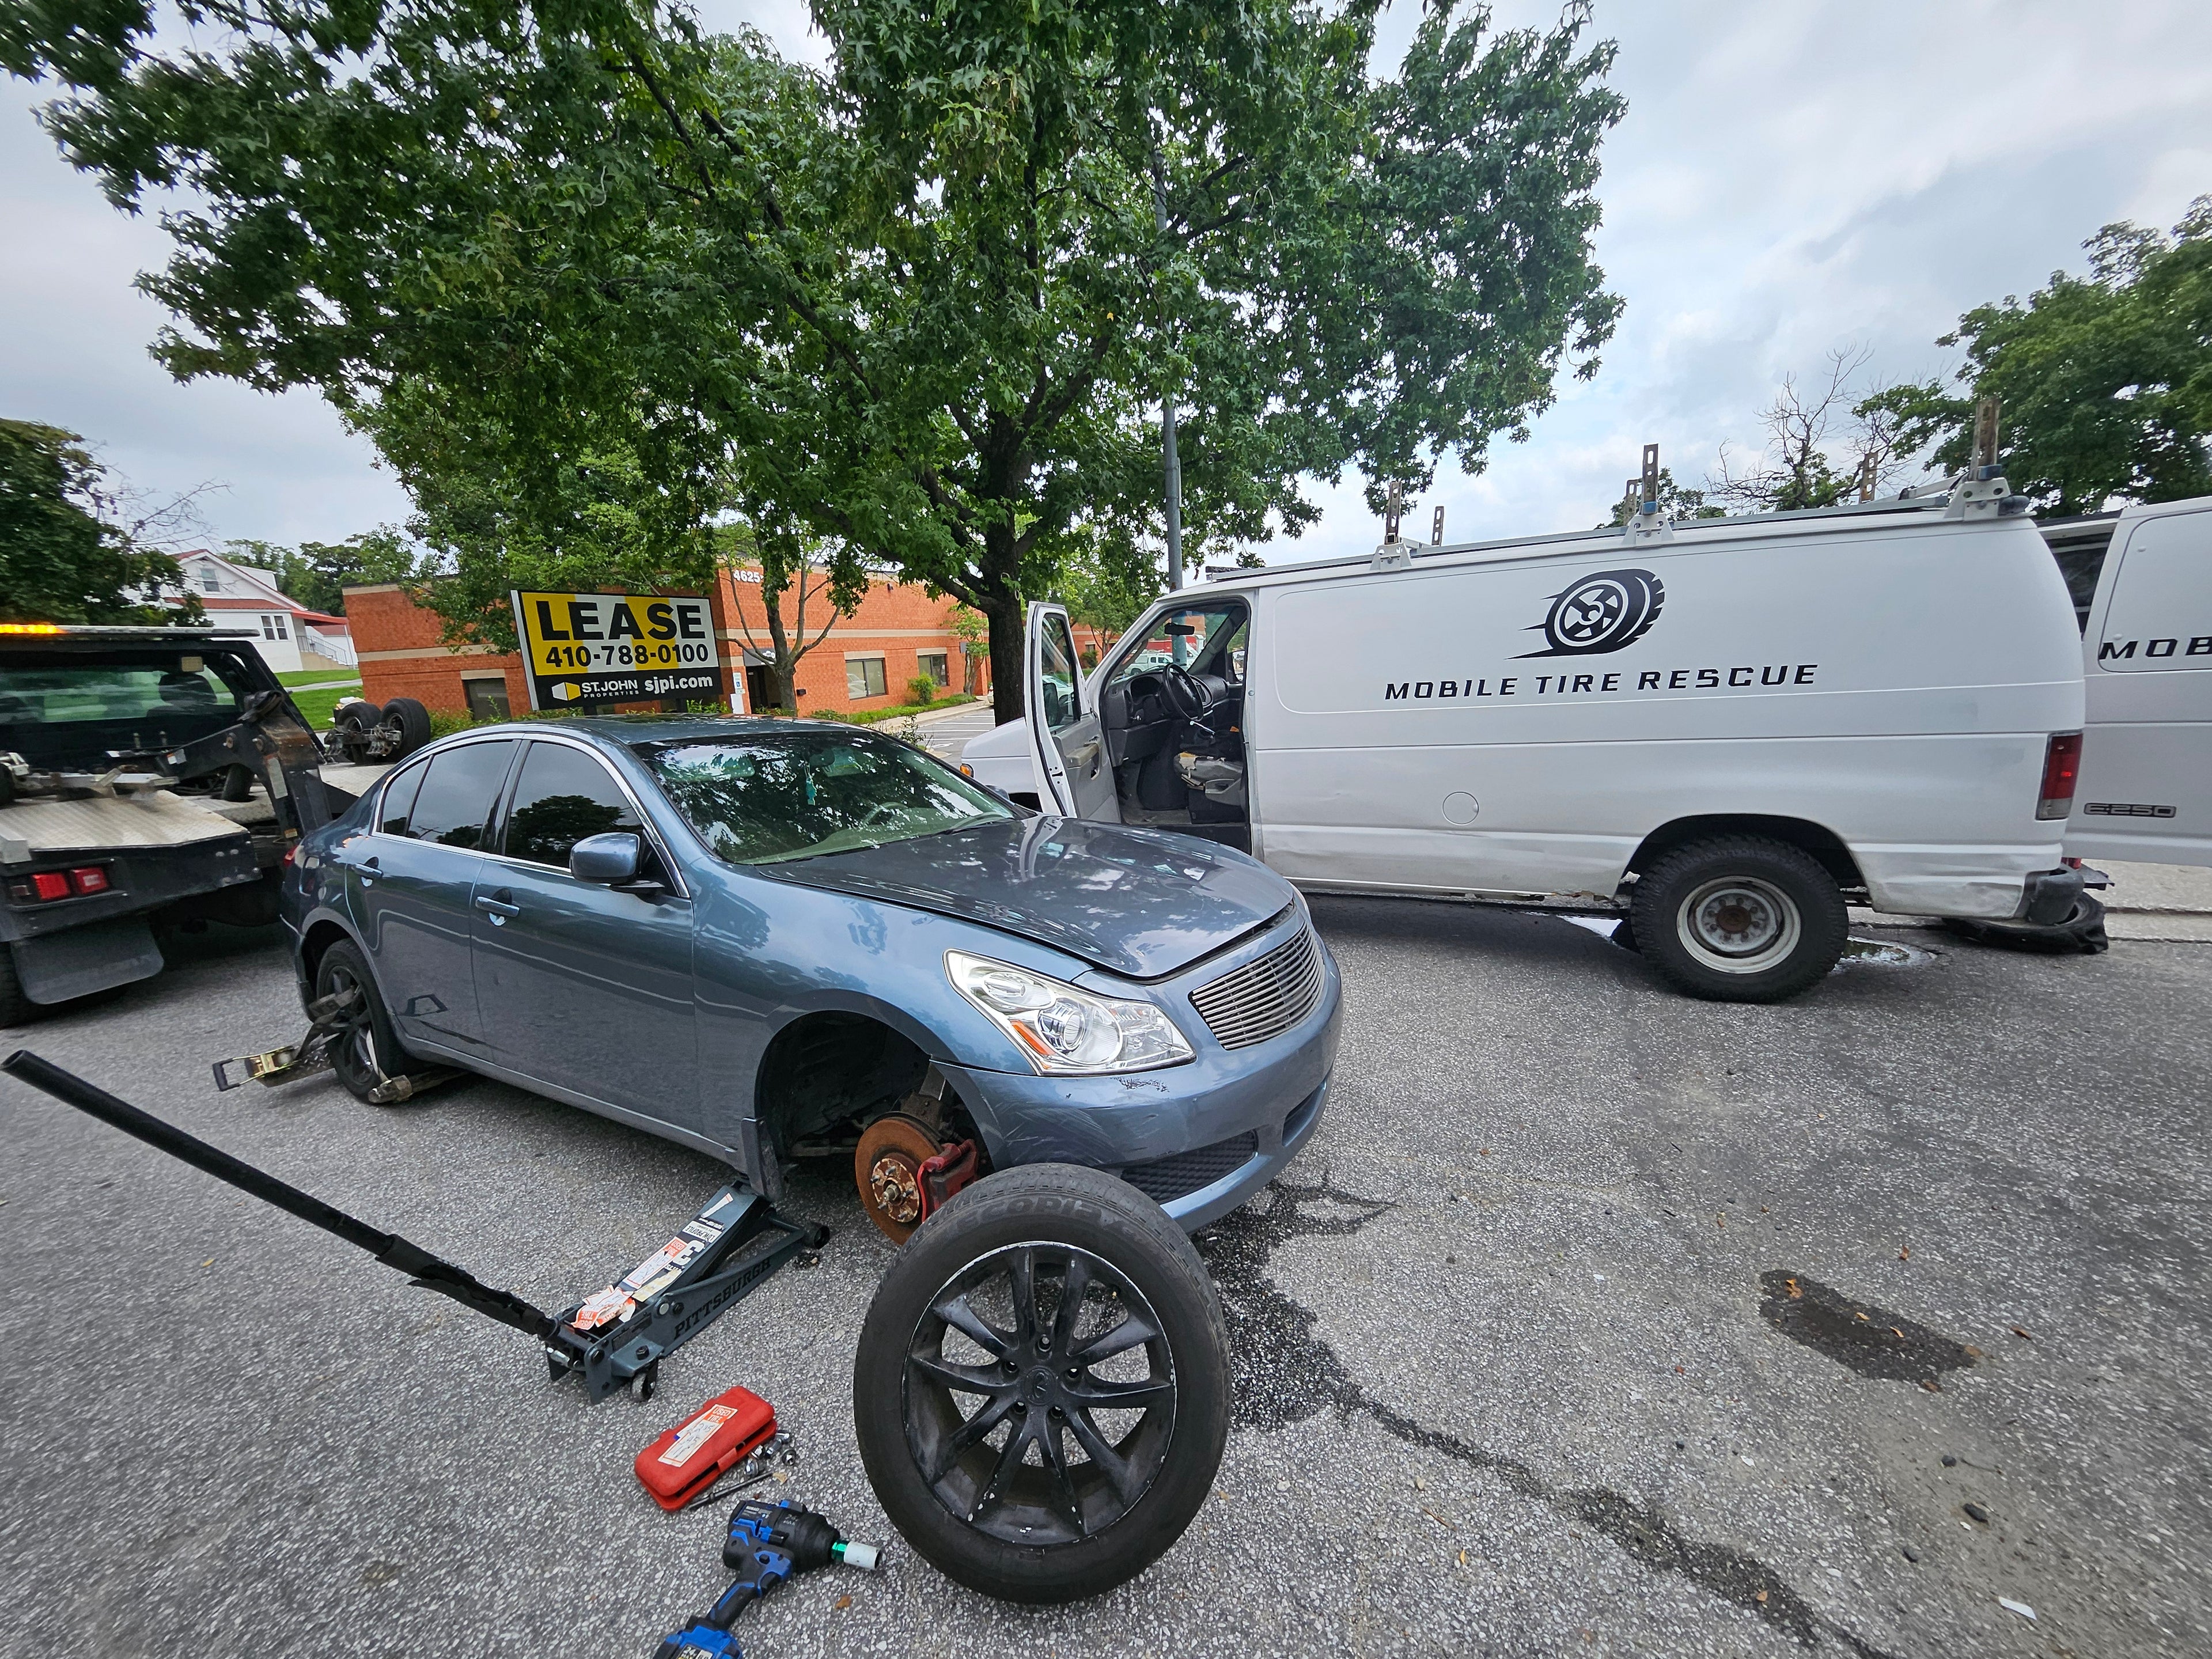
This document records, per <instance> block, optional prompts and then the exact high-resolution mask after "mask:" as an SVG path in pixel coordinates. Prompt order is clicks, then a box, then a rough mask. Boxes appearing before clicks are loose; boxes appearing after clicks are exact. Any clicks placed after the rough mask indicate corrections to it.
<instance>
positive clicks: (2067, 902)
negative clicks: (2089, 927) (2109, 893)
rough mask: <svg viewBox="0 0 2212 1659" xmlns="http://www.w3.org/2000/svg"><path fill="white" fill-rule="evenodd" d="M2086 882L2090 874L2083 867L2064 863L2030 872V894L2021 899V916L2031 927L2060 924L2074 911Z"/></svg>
mask: <svg viewBox="0 0 2212 1659" xmlns="http://www.w3.org/2000/svg"><path fill="white" fill-rule="evenodd" d="M2086 884H2087V880H2086V878H2084V877H2083V875H2082V874H2081V872H2080V871H2079V870H2069V869H2068V868H2066V867H2064V866H2060V867H2059V868H2058V869H2056V870H2044V871H2040V872H2038V873H2036V874H2034V875H2032V876H2030V877H2029V878H2027V894H2026V896H2024V897H2023V898H2022V899H2021V910H2020V919H2021V921H2024V922H2026V923H2027V924H2028V925H2029V926H2030V927H2057V925H2058V924H2059V923H2060V922H2062V921H2065V920H2066V918H2067V917H2069V916H2070V915H2073V914H2074V907H2075V905H2076V904H2078V903H2079V902H2081V891H2082V889H2083V887H2084V886H2085V885H2086Z"/></svg>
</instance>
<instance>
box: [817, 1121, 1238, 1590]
mask: <svg viewBox="0 0 2212 1659" xmlns="http://www.w3.org/2000/svg"><path fill="white" fill-rule="evenodd" d="M853 1420H854V1428H855V1429H856V1430H857V1431H858V1434H859V1438H860V1459H861V1462H862V1463H863V1464H864V1465H865V1466H866V1469H867V1474H868V1481H869V1484H870V1485H871V1486H873V1487H874V1489H875V1493H876V1497H877V1498H878V1500H879V1501H880V1502H881V1503H882V1504H883V1506H884V1513H885V1514H886V1515H888V1516H890V1519H891V1523H892V1524H893V1525H894V1526H896V1528H898V1529H899V1532H900V1534H902V1536H903V1537H904V1538H905V1539H906V1541H908V1543H909V1544H911V1545H913V1546H914V1547H915V1550H916V1551H917V1552H919V1553H921V1555H922V1556H923V1557H924V1558H926V1559H927V1560H928V1561H930V1562H931V1563H932V1564H933V1565H935V1566H936V1567H937V1568H938V1569H939V1571H942V1572H943V1573H944V1574H945V1576H946V1577H949V1578H951V1579H953V1580H955V1581H956V1582H957V1583H962V1584H965V1585H966V1586H968V1587H969V1589H975V1590H980V1591H981V1592H982V1593H983V1594H985V1595H993V1596H997V1597H999V1598H1000V1600H1002V1601H1031V1602H1047V1601H1076V1600H1079V1599H1080V1598H1081V1597H1084V1596H1087V1595H1097V1594H1099V1593H1100V1592H1101V1591H1103V1590H1108V1589H1112V1588H1113V1587H1114V1586H1115V1585H1116V1584H1119V1583H1123V1582H1125V1581H1126V1580H1127V1579H1129V1578H1132V1577H1135V1576H1136V1575H1137V1574H1138V1573H1139V1572H1141V1571H1144V1570H1145V1568H1146V1567H1148V1566H1150V1565H1152V1562H1154V1561H1155V1560H1157V1559H1159V1557H1160V1556H1161V1555H1162V1554H1163V1553H1164V1552H1165V1551H1166V1550H1167V1549H1168V1547H1170V1545H1172V1544H1173V1543H1174V1542H1175V1541H1176V1539H1178V1538H1180V1537H1181V1536H1182V1534H1183V1530H1184V1529H1185V1528H1187V1527H1188V1526H1189V1525H1190V1522H1191V1519H1192V1517H1193V1516H1195V1515H1196V1514H1197V1513H1198V1510H1199V1506H1200V1504H1203V1503H1204V1502H1205V1501H1206V1493H1207V1492H1208V1491H1209V1490H1210V1489H1211V1488H1212V1484H1213V1477H1214V1475H1215V1474H1216V1472H1217V1471H1218V1469H1219V1468H1220V1467H1221V1455H1222V1450H1223V1448H1224V1447H1225V1445H1226V1443H1227V1441H1228V1434H1229V1338H1228V1332H1227V1329H1226V1328H1225V1325H1224V1324H1223V1322H1222V1316H1221V1304H1220V1302H1219V1301H1218V1298H1217V1297H1215V1295H1214V1291H1213V1285H1212V1282H1211V1281H1210V1280H1209V1279H1207V1278H1206V1270H1205V1268H1204V1267H1202V1266H1201V1265H1200V1261H1199V1259H1198V1253H1197V1251H1195V1250H1194V1249H1192V1248H1191V1244H1190V1241H1189V1240H1188V1238H1186V1237H1183V1234H1182V1229H1181V1228H1179V1227H1177V1226H1176V1225H1175V1224H1174V1223H1173V1222H1172V1221H1170V1220H1169V1219H1168V1218H1167V1215H1166V1213H1165V1212H1163V1211H1162V1210H1161V1209H1160V1207H1159V1206H1158V1205H1157V1204H1154V1203H1152V1201H1151V1200H1148V1199H1146V1197H1144V1195H1143V1194H1140V1193H1139V1192H1138V1191H1137V1190H1136V1189H1135V1188H1133V1187H1130V1186H1128V1185H1127V1183H1126V1182H1121V1181H1118V1180H1116V1179H1115V1178H1114V1177H1113V1176H1107V1175H1102V1174H1100V1173H1099V1172H1098V1171H1097V1170H1085V1169H1079V1168H1076V1167H1075V1166H1073V1165H1071V1164H1028V1165H1024V1166H1023V1167H1021V1168H1018V1169H1013V1170H1002V1171H1000V1173H998V1174H996V1175H993V1176H986V1177H985V1178H984V1179H983V1180H981V1181H979V1182H976V1183H975V1185H974V1186H972V1187H969V1188H967V1189H966V1190H965V1191H964V1192H962V1193H961V1194H958V1195H957V1197H955V1198H954V1199H953V1200H951V1202H950V1203H949V1204H947V1205H945V1207H944V1208H943V1209H941V1210H939V1211H937V1212H935V1213H933V1214H932V1215H931V1216H930V1217H929V1218H928V1219H927V1220H926V1221H925V1222H923V1223H922V1225H921V1227H920V1228H918V1229H917V1230H916V1231H915V1234H914V1237H912V1238H911V1239H910V1240H908V1243H907V1244H906V1246H905V1248H904V1249H902V1250H901V1251H900V1252H899V1254H898V1256H897V1258H896V1260H895V1261H893V1262H892V1263H891V1267H890V1272H889V1273H885V1274H884V1279H883V1282H882V1283H881V1284H880V1285H878V1287H877V1290H876V1295H875V1300H874V1301H873V1302H872V1303H871V1304H870V1305H869V1308H868V1316H867V1320H866V1324H865V1325H864V1326H863V1328H862V1329H861V1333H860V1349H859V1352H858V1353H857V1354H856V1355H855V1356H854V1362H853Z"/></svg>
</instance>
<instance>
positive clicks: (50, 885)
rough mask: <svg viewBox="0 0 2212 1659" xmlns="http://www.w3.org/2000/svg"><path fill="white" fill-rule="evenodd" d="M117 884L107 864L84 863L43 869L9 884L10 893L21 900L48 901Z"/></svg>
mask: <svg viewBox="0 0 2212 1659" xmlns="http://www.w3.org/2000/svg"><path fill="white" fill-rule="evenodd" d="M114 885H115V883H114V881H113V880H112V878H110V876H109V874H108V870H107V866H106V865H104V864H81V865H79V866H77V867H76V869H74V870H40V871H35V872H33V873H32V874H30V875H28V876H24V877H21V878H19V879H17V880H15V881H11V882H9V884H8V896H9V898H11V899H13V900H14V901H15V902H16V903H18V904H48V903H51V902H53V901H54V900H55V899H65V898H86V897H89V896H91V895H92V894H94V893H105V892H106V891H108V890H110V889H111V888H112V887H113V886H114Z"/></svg>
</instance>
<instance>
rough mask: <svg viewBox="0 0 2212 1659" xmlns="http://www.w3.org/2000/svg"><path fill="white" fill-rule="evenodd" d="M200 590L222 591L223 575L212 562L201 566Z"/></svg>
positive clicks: (204, 591)
mask: <svg viewBox="0 0 2212 1659" xmlns="http://www.w3.org/2000/svg"><path fill="white" fill-rule="evenodd" d="M200 592H203V593H220V592H222V575H221V574H219V573H218V572H217V571H216V568H215V567H214V566H213V565H211V564H204V565H202V566H201V567H200Z"/></svg>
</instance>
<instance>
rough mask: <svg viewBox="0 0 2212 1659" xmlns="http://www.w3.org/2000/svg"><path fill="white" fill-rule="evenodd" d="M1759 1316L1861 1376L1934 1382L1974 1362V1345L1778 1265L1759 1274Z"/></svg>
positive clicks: (1887, 1380) (1926, 1383)
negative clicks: (1856, 1300)
mask: <svg viewBox="0 0 2212 1659" xmlns="http://www.w3.org/2000/svg"><path fill="white" fill-rule="evenodd" d="M1759 1289H1760V1290H1761V1291H1764V1292H1765V1296H1764V1297H1763V1298H1762V1299H1761V1300H1760V1302H1759V1317H1760V1318H1761V1319H1764V1320H1765V1322H1767V1323H1768V1324H1770V1325H1771V1326H1773V1327H1774V1328H1775V1329H1776V1330H1778V1331H1779V1332H1781V1333H1782V1334H1783V1335H1784V1336H1786V1337H1788V1338H1789V1339H1790V1340H1791V1341H1792V1342H1801V1343H1802V1344H1804V1346H1807V1347H1808V1348H1810V1349H1812V1350H1813V1352H1814V1353H1817V1354H1825V1355H1826V1357H1827V1358H1830V1359H1832V1360H1834V1361H1836V1362H1837V1363H1838V1364H1843V1365H1848V1366H1850V1368H1851V1369H1852V1370H1855V1371H1857V1373H1858V1374H1859V1375H1860V1376H1870V1377H1875V1378H1879V1379H1881V1380H1882V1381H1885V1382H1890V1383H1921V1384H1923V1386H1931V1387H1932V1386H1933V1385H1934V1384H1935V1383H1936V1378H1937V1377H1939V1376H1942V1374H1943V1373H1944V1372H1945V1371H1955V1370H1960V1368H1962V1367H1964V1366H1967V1365H1971V1364H1973V1363H1974V1355H1973V1352H1972V1350H1970V1349H1968V1348H1966V1347H1965V1346H1962V1345H1961V1344H1960V1343H1957V1342H1954V1341H1953V1340H1951V1339H1950V1338H1949V1337H1948V1336H1945V1335H1944V1334H1942V1333H1941V1332H1940V1331H1931V1330H1929V1328H1927V1327H1926V1326H1925V1325H1918V1324H1915V1323H1914V1322H1912V1321H1911V1320H1910V1319H1907V1318H1906V1317H1905V1316H1904V1315H1903V1314H1901V1313H1892V1312H1890V1311H1889V1310H1887V1308H1877V1307H1875V1305H1874V1304H1871V1303H1866V1302H1854V1301H1852V1300H1851V1298H1850V1297H1847V1296H1845V1295H1844V1293H1843V1292H1842V1291H1838V1290H1833V1289H1831V1288H1830V1287H1829V1286H1827V1285H1823V1284H1821V1283H1820V1281H1819V1280H1818V1279H1808V1278H1806V1277H1805V1275H1804V1274H1802V1273H1785V1272H1784V1270H1783V1269H1781V1268H1779V1267H1777V1268H1775V1269H1773V1270H1772V1271H1771V1272H1769V1273H1761V1274H1759Z"/></svg>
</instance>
